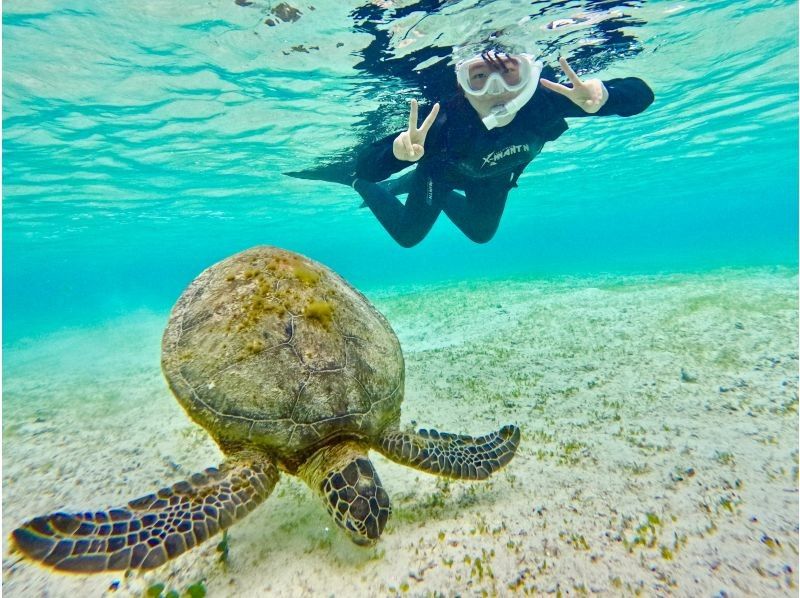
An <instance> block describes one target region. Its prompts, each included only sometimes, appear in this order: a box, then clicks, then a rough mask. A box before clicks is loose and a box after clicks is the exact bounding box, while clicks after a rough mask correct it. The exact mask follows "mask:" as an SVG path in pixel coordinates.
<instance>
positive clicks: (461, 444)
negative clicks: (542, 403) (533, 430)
mask: <svg viewBox="0 0 800 598" xmlns="http://www.w3.org/2000/svg"><path fill="white" fill-rule="evenodd" d="M519 437H520V432H519V428H518V427H517V426H503V427H502V428H500V430H498V431H497V432H492V433H491V434H487V435H486V436H481V437H479V438H475V437H473V436H466V435H461V434H447V433H445V432H437V431H436V430H420V431H419V432H417V433H416V434H413V433H411V434H408V433H403V432H389V433H387V434H385V435H384V436H383V437H382V438H381V439H380V446H379V447H378V448H379V450H380V451H381V452H382V453H383V454H384V455H385V456H386V457H388V458H389V459H391V460H392V461H397V462H398V463H402V464H403V465H409V466H411V467H415V468H417V469H421V470H422V471H426V472H428V473H435V474H437V475H440V476H444V477H448V478H455V479H463V480H484V479H486V478H488V477H489V476H490V475H492V474H493V473H494V472H496V471H497V470H498V469H500V468H501V467H503V466H504V465H506V464H507V463H508V462H509V461H511V458H512V457H513V456H514V453H515V452H516V450H517V447H518V446H519Z"/></svg>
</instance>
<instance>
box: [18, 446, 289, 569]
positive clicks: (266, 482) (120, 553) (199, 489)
mask: <svg viewBox="0 0 800 598" xmlns="http://www.w3.org/2000/svg"><path fill="white" fill-rule="evenodd" d="M279 475H280V474H279V473H278V469H277V467H275V465H274V464H273V463H272V462H271V461H269V460H267V459H266V458H265V457H263V456H259V455H255V454H241V453H239V454H234V455H232V456H231V458H229V459H228V460H227V461H226V462H225V463H224V464H223V465H222V466H221V467H220V469H215V468H209V469H206V470H205V471H204V472H203V473H196V474H194V475H193V476H192V477H191V478H190V479H189V480H187V481H183V482H178V483H177V484H174V485H173V486H171V487H168V488H162V489H161V490H159V491H158V492H156V493H154V494H148V495H147V496H143V497H141V498H138V499H136V500H133V501H131V502H129V503H128V504H127V505H126V506H124V507H121V508H116V509H109V510H108V511H99V512H96V513H72V514H71V513H53V514H51V515H45V516H43V517H36V518H35V519H32V520H30V521H28V522H27V523H25V524H24V525H22V526H21V527H19V528H17V529H15V530H14V531H13V532H12V537H13V539H14V543H15V544H16V546H17V547H18V548H19V550H21V551H22V552H23V553H24V554H25V555H26V556H28V557H30V558H32V559H34V560H36V561H39V562H41V563H42V564H45V565H48V566H50V567H53V568H55V569H60V570H63V571H74V572H77V573H94V572H100V571H113V570H122V569H152V568H154V567H158V566H159V565H163V564H164V563H165V562H166V561H168V560H170V559H172V558H174V557H176V556H178V555H179V554H182V553H184V552H186V551H187V550H189V549H190V548H193V547H194V546H196V545H198V544H200V543H201V542H203V541H205V540H206V539H208V538H210V537H211V536H213V535H214V534H216V533H217V532H219V531H220V530H222V529H225V528H227V527H228V526H230V525H231V524H232V523H233V522H234V521H236V520H238V519H241V518H242V517H244V516H245V515H247V514H248V513H249V512H250V511H252V510H253V509H254V508H255V507H256V506H257V505H259V504H260V503H261V502H263V501H264V500H265V499H266V498H267V497H268V496H269V495H270V493H271V492H272V489H273V488H274V487H275V484H276V482H277V481H278V477H279Z"/></svg>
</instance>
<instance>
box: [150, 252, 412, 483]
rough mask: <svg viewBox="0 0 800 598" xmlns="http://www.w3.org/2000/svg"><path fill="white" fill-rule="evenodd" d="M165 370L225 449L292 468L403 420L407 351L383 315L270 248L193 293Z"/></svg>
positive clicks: (330, 276)
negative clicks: (248, 450) (259, 454)
mask: <svg viewBox="0 0 800 598" xmlns="http://www.w3.org/2000/svg"><path fill="white" fill-rule="evenodd" d="M161 365H162V369H163V371H164V375H165V377H166V379H167V382H168V383H169V386H170V388H171V389H172V392H173V393H174V394H175V397H176V398H177V399H178V401H179V402H180V404H181V405H182V406H183V407H184V409H186V411H187V412H188V414H189V415H190V416H191V417H192V419H194V420H195V421H196V422H197V423H199V424H200V425H201V426H203V427H204V428H205V429H206V430H207V431H208V432H209V434H211V436H212V437H213V438H214V439H215V440H216V441H217V443H218V444H219V445H220V447H221V448H222V450H223V451H224V452H228V453H229V452H232V451H234V450H237V449H240V448H243V447H257V448H259V449H261V450H264V451H266V452H268V453H269V454H271V455H272V456H273V457H274V458H275V459H276V460H277V461H278V463H279V464H280V465H281V466H282V467H283V468H284V469H286V470H288V471H291V472H293V471H294V470H295V469H296V468H297V466H298V465H299V464H301V463H302V462H303V461H304V460H305V459H306V458H307V457H308V455H310V454H311V453H312V452H313V451H315V450H317V449H318V448H319V447H321V446H323V445H325V444H328V443H330V442H331V441H333V440H335V439H338V438H341V437H351V438H353V437H354V438H374V437H376V436H378V435H380V434H381V432H382V431H383V430H385V429H386V428H387V427H390V426H396V425H397V422H398V421H399V418H400V403H401V401H402V398H403V380H404V378H403V377H404V364H403V354H402V351H401V349H400V343H399V342H398V340H397V337H396V336H395V334H394V332H393V331H392V329H391V327H390V326H389V323H388V322H387V320H386V318H384V317H383V315H381V314H380V313H379V312H378V311H377V310H376V309H375V308H374V307H373V306H372V305H371V304H370V303H369V301H368V300H367V299H366V297H364V296H363V295H362V294H361V293H359V292H358V291H357V290H355V289H354V288H353V287H351V286H350V285H349V284H348V283H347V282H346V281H345V280H344V279H343V278H341V277H340V276H339V275H337V274H336V273H335V272H333V271H332V270H330V269H329V268H327V267H325V266H323V265H322V264H319V263H317V262H315V261H312V260H310V259H308V258H306V257H304V256H301V255H299V254H296V253H292V252H289V251H286V250H283V249H279V248H275V247H266V246H265V247H254V248H252V249H248V250H247V251H243V252H241V253H238V254H236V255H234V256H231V257H229V258H227V259H225V260H223V261H221V262H219V263H217V264H215V265H213V266H211V267H210V268H208V269H207V270H205V271H204V272H202V273H201V274H200V275H199V276H198V277H197V278H196V279H195V280H194V281H193V282H192V283H191V284H190V285H189V287H188V288H187V289H186V290H185V291H184V292H183V294H182V295H181V297H180V298H179V299H178V302H177V303H176V304H175V306H174V307H173V309H172V313H171V314H170V318H169V323H168V324H167V328H166V330H165V332H164V337H163V341H162V359H161Z"/></svg>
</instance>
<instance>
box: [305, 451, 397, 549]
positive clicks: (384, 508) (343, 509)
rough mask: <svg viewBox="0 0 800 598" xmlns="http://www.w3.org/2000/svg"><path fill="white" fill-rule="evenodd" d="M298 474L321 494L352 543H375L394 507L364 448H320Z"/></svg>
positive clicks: (366, 544) (326, 505) (365, 544)
mask: <svg viewBox="0 0 800 598" xmlns="http://www.w3.org/2000/svg"><path fill="white" fill-rule="evenodd" d="M298 474H299V475H300V477H301V478H303V479H304V480H305V481H306V483H308V484H309V485H310V486H311V487H312V488H314V489H315V490H317V491H318V492H319V493H320V494H321V495H322V498H323V500H324V501H325V507H326V508H327V509H328V513H330V515H331V517H333V519H334V520H335V521H336V523H337V524H338V525H339V527H341V528H342V529H343V530H344V531H345V532H346V533H347V535H348V536H349V537H350V539H351V540H352V541H353V542H355V543H356V544H358V545H359V546H372V545H373V544H375V542H376V541H377V540H378V538H380V536H381V532H383V528H384V527H385V526H386V521H387V520H388V519H389V514H390V513H391V510H392V507H391V505H390V503H389V495H388V494H387V493H386V490H384V488H383V485H382V484H381V481H380V478H379V477H378V473H377V472H376V471H375V468H374V467H373V465H372V462H371V461H370V460H369V458H368V457H367V450H366V448H365V447H363V446H362V445H360V444H359V443H356V442H346V443H342V444H338V445H334V446H328V447H325V448H323V449H320V450H319V451H317V453H316V454H315V455H314V456H313V457H312V458H311V459H309V461H308V462H307V463H306V464H304V465H303V466H302V467H301V468H300V470H299V471H298Z"/></svg>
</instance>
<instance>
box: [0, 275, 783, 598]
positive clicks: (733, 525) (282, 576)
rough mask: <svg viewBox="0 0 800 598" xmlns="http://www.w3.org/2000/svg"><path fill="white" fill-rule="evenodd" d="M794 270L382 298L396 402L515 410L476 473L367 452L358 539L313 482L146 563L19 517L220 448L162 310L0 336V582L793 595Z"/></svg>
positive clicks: (211, 456)
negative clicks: (78, 570) (76, 562)
mask: <svg viewBox="0 0 800 598" xmlns="http://www.w3.org/2000/svg"><path fill="white" fill-rule="evenodd" d="M797 289H798V279H797V276H796V273H795V272H794V271H789V270H781V269H770V270H764V269H759V270H741V271H725V272H719V271H718V272H714V273H711V274H704V275H700V274H695V275H669V276H647V277H644V276H641V277H626V278H620V277H599V278H597V277H596V278H580V279H578V278H576V279H559V280H554V281H508V282H502V283H497V282H482V283H471V284H458V285H450V286H440V287H418V288H411V289H409V288H405V289H396V290H390V291H383V292H381V293H379V294H373V295H372V299H373V300H374V302H375V303H376V305H377V306H378V308H379V309H380V310H381V311H383V312H384V313H385V314H386V315H387V317H388V318H389V321H390V322H391V323H392V325H393V326H394V328H395V330H396V331H397V333H398V336H399V337H400V340H401V343H402V345H403V348H404V352H405V358H406V371H407V379H406V399H405V402H404V404H403V422H404V423H405V424H414V425H418V426H420V427H435V428H437V429H439V430H444V431H451V432H464V433H471V434H481V433H484V432H488V431H491V430H494V429H497V428H498V427H499V426H501V425H503V424H505V423H516V424H518V425H519V426H521V428H522V431H523V437H522V444H521V446H520V449H519V451H518V453H517V455H516V457H515V458H514V460H513V461H512V462H511V463H510V464H509V466H508V467H507V468H506V469H504V470H503V471H501V472H500V473H499V474H498V475H496V476H494V477H493V478H491V479H490V480H489V481H487V482H476V483H469V482H447V481H443V480H441V479H437V478H436V477H434V476H430V475H426V474H424V473H420V472H417V471H415V470H412V469H408V468H404V467H402V466H400V465H397V464H394V463H392V462H390V461H387V460H386V459H385V458H383V457H382V456H380V455H378V454H376V453H373V454H372V457H373V461H374V463H375V465H376V467H377V469H378V471H379V473H380V476H381V479H382V481H383V483H384V485H385V487H386V489H387V491H388V492H389V494H390V496H391V497H392V500H393V509H394V511H393V515H392V517H391V519H390V520H389V523H388V525H387V528H386V530H385V531H384V534H383V537H382V539H381V541H380V542H379V543H378V545H377V546H376V547H374V548H369V549H362V548H358V547H356V546H354V545H353V544H351V543H350V541H349V540H348V539H347V538H346V537H345V536H344V535H343V534H342V533H340V532H339V531H338V530H337V529H336V527H335V524H333V522H332V520H331V519H329V518H328V516H327V514H326V512H325V509H324V507H323V505H322V504H321V503H320V502H319V501H318V499H317V498H316V497H315V496H313V495H312V493H311V491H310V490H309V489H308V488H307V487H306V486H304V485H303V484H302V482H300V481H299V480H297V479H295V478H292V477H290V476H283V478H282V479H281V481H280V482H279V483H278V486H277V487H276V489H275V492H274V493H273V495H272V496H271V497H270V498H269V500H268V501H267V502H266V503H265V504H264V505H262V506H261V507H259V508H258V509H257V510H256V511H255V512H254V513H252V514H251V515H250V516H248V517H247V518H246V519H245V520H243V521H241V522H239V523H237V524H235V525H234V526H233V527H232V528H231V529H230V530H229V536H228V552H227V559H226V560H225V561H224V562H223V561H222V560H221V556H222V553H221V552H220V551H219V550H218V546H217V545H218V541H219V539H221V538H220V537H217V538H216V539H214V540H211V541H209V542H207V543H206V544H204V545H203V546H201V547H199V548H196V549H194V550H192V551H189V552H188V553H186V554H184V555H182V556H181V557H179V558H177V559H176V560H174V561H171V562H170V563H168V564H166V565H165V566H163V567H161V568H160V569H157V570H155V571H151V572H147V573H144V574H141V573H129V574H125V573H121V572H120V573H115V574H102V575H93V576H77V575H65V574H59V573H55V572H52V571H50V570H46V569H43V568H40V567H38V566H36V565H33V564H30V563H28V562H26V561H25V560H23V559H21V557H20V555H19V554H17V553H15V552H13V550H12V547H11V546H10V543H9V541H8V533H9V532H10V531H11V530H12V529H13V528H14V527H15V526H16V525H18V524H19V523H20V522H22V521H24V520H25V519H28V518H30V517H32V516H35V515H41V514H45V513H49V512H52V511H56V510H66V511H85V510H99V509H103V508H106V507H108V506H119V505H123V504H124V503H126V502H127V501H128V500H130V499H133V498H136V497H138V496H141V495H143V494H146V493H148V492H151V491H153V490H155V489H157V488H160V487H162V486H164V485H168V484H172V483H174V482H176V481H178V480H180V479H185V478H187V477H188V476H189V475H191V474H192V473H194V472H195V471H199V470H201V469H203V468H205V467H208V466H210V465H215V464H218V463H219V462H220V461H221V459H222V456H221V454H220V452H219V450H218V449H217V448H216V446H215V445H214V444H213V442H212V441H211V440H210V439H209V437H208V436H206V434H205V433H204V432H203V431H202V429H200V428H199V427H197V426H195V425H194V424H192V423H191V422H190V420H189V419H188V417H187V416H186V415H185V414H184V413H183V411H182V410H181V408H180V407H179V405H178V404H177V403H176V402H175V401H174V400H173V399H172V398H171V396H170V394H169V392H168V390H167V388H166V385H165V383H164V382H163V380H162V378H161V374H160V370H159V355H158V350H159V343H160V334H161V328H162V326H163V325H164V324H165V321H166V314H159V315H153V314H132V315H131V316H130V317H129V318H126V319H125V320H122V321H118V322H115V323H113V325H108V326H104V327H103V328H98V329H95V330H74V331H66V332H64V333H60V334H57V335H53V336H52V337H49V338H46V339H38V340H37V341H36V342H29V343H23V344H22V345H20V346H18V347H14V348H11V349H8V350H7V351H6V355H5V370H6V371H5V372H4V374H5V375H4V378H5V385H4V397H3V408H4V409H3V514H2V521H3V532H4V540H3V550H4V559H3V593H4V595H6V596H26V597H28V596H67V597H70V598H74V597H76V596H100V595H104V594H109V595H112V594H113V595H115V596H128V595H132V596H141V595H143V594H145V592H146V590H147V588H149V587H151V586H153V585H154V584H158V583H163V584H164V585H165V590H170V589H173V590H176V591H178V592H179V593H180V594H181V595H185V591H186V588H187V587H188V586H190V585H192V584H195V583H197V582H199V581H203V583H204V585H205V587H206V589H207V591H208V594H207V595H208V596H266V595H270V596H303V595H308V596H311V595H323V596H328V595H336V596H340V595H342V596H344V595H348V596H371V595H395V594H398V595H400V594H406V593H407V594H410V595H444V596H453V595H464V596H473V595H490V596H493V595H499V596H502V595H511V594H531V595H539V594H553V595H558V594H559V593H560V594H561V595H564V596H568V595H572V596H580V595H587V594H594V593H603V594H606V595H611V596H615V595H643V596H657V595H662V596H782V595H787V596H796V595H797V593H798V589H797V583H798V579H797V565H798V410H797V407H798V394H797V385H798V320H797V316H798V291H797Z"/></svg>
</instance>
